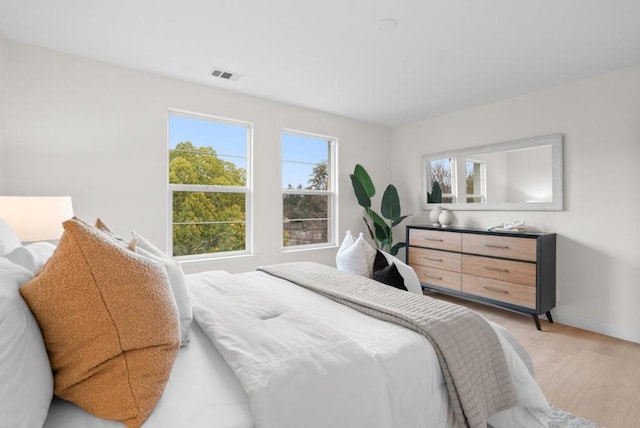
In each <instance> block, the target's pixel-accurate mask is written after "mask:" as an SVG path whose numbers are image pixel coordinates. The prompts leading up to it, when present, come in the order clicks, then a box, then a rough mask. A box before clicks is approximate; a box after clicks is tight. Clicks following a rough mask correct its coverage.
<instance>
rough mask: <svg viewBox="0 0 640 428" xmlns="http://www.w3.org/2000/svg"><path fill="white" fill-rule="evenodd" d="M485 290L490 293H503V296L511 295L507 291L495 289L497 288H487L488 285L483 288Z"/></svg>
mask: <svg viewBox="0 0 640 428" xmlns="http://www.w3.org/2000/svg"><path fill="white" fill-rule="evenodd" d="M483 288H484V289H485V290H488V291H495V292H496V293H503V294H509V292H508V291H507V290H502V289H500V288H495V287H487V286H486V285H485V286H484V287H483Z"/></svg>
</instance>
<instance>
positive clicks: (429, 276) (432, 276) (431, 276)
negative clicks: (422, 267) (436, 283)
mask: <svg viewBox="0 0 640 428" xmlns="http://www.w3.org/2000/svg"><path fill="white" fill-rule="evenodd" d="M423 275H424V277H425V278H430V279H439V280H440V281H442V277H441V276H435V275H429V274H427V273H425V274H423Z"/></svg>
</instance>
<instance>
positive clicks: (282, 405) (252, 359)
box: [190, 272, 548, 428]
mask: <svg viewBox="0 0 640 428" xmlns="http://www.w3.org/2000/svg"><path fill="white" fill-rule="evenodd" d="M190 291H191V292H192V295H193V297H194V299H193V300H194V316H195V319H196V321H197V322H198V324H199V325H200V327H202V329H203V330H204V331H205V333H206V334H207V335H208V336H209V337H210V338H211V340H212V341H213V343H214V344H215V346H216V348H217V349H218V351H219V352H220V353H221V354H222V355H223V357H224V358H225V360H226V361H227V363H228V364H229V366H231V368H232V369H233V370H234V371H235V373H236V375H237V377H238V379H239V380H240V383H241V384H242V385H243V387H244V388H245V390H246V392H247V394H248V395H249V398H250V402H251V409H252V413H253V418H254V424H255V426H257V427H278V428H287V427H291V428H298V427H310V428H312V427H318V428H326V427H349V428H351V427H367V428H375V427H380V428H390V427H403V428H404V427H438V428H439V427H453V414H452V412H451V410H450V407H449V405H448V400H449V399H448V395H447V392H446V389H445V386H444V380H443V378H442V373H441V370H440V368H439V366H438V362H437V358H436V355H435V352H434V350H433V348H432V347H431V345H430V344H429V342H428V341H427V340H426V339H425V338H424V337H423V336H421V335H419V334H417V333H415V332H413V331H410V330H407V329H405V328H403V327H400V326H397V325H394V324H391V323H388V322H385V321H380V320H376V319H373V318H370V317H368V316H366V315H363V314H361V313H359V312H357V311H355V310H353V309H350V308H348V307H345V306H343V305H340V304H337V303H334V302H332V301H330V300H328V299H326V298H324V297H322V296H319V295H316V294H314V293H312V292H310V291H308V290H305V289H303V288H300V287H297V286H295V285H292V284H291V283H289V282H287V281H283V280H280V279H277V278H274V277H271V276H269V275H267V274H265V273H263V272H250V273H244V274H238V275H231V274H228V273H226V272H206V273H202V274H195V275H190ZM501 342H502V344H503V347H504V348H505V353H506V356H507V362H508V364H509V368H510V370H511V373H512V377H513V380H514V384H515V386H516V389H517V392H518V399H519V405H518V406H517V407H516V408H513V409H509V410H507V411H504V412H501V413H499V414H496V415H494V416H492V417H491V419H490V423H491V424H492V425H493V426H494V427H505V428H507V427H508V428H518V427H523V428H525V427H526V428H534V427H546V426H547V421H546V416H545V412H546V410H547V409H548V403H547V401H546V400H545V398H544V396H543V394H542V392H541V391H540V389H539V388H538V386H537V384H536V383H535V381H534V380H533V378H532V377H531V375H530V374H529V372H528V370H527V369H526V367H525V365H524V363H523V362H522V360H521V359H520V358H519V357H518V356H517V355H516V353H515V351H514V350H513V348H512V347H511V345H509V343H508V342H507V340H505V339H504V338H502V337H501Z"/></svg>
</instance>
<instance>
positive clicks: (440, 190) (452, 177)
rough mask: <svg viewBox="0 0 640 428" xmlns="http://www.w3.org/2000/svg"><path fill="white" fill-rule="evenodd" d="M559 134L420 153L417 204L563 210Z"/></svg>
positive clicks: (474, 207)
mask: <svg viewBox="0 0 640 428" xmlns="http://www.w3.org/2000/svg"><path fill="white" fill-rule="evenodd" d="M562 152H563V150H562V135H549V136H545V137H536V138H529V139H526V140H518V141H512V142H509V143H502V144H493V145H489V146H480V147H473V148H470V149H463V150H454V151H450V152H442V153H435V154H431V155H425V156H423V157H422V170H423V171H422V180H423V183H422V188H423V193H422V195H423V197H422V206H423V208H424V209H431V208H433V207H435V206H441V207H443V208H448V209H452V210H485V211H492V210H513V211H528V210H553V211H561V210H562V209H563V195H562V188H563V181H562V165H563V160H562Z"/></svg>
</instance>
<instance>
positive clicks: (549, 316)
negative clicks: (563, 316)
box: [547, 311, 553, 324]
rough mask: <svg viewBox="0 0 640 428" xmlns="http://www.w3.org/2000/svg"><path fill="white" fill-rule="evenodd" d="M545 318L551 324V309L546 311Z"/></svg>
mask: <svg viewBox="0 0 640 428" xmlns="http://www.w3.org/2000/svg"><path fill="white" fill-rule="evenodd" d="M547 319H548V320H549V322H550V323H551V324H553V318H551V311H547Z"/></svg>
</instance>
